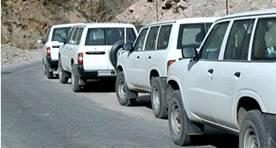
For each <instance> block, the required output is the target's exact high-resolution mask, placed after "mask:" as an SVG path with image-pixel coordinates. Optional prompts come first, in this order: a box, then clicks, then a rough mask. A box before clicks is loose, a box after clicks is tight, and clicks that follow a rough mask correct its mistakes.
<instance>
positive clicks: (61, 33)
mask: <svg viewBox="0 0 276 148" xmlns="http://www.w3.org/2000/svg"><path fill="white" fill-rule="evenodd" d="M70 29H71V27H64V28H55V29H54V30H53V35H52V41H59V42H63V39H66V38H67V36H68V34H69V30H70Z"/></svg>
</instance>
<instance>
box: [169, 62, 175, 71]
mask: <svg viewBox="0 0 276 148" xmlns="http://www.w3.org/2000/svg"><path fill="white" fill-rule="evenodd" d="M175 61H176V60H169V61H168V63H167V70H168V69H169V67H170V66H171V65H172V64H173V63H174V62H175Z"/></svg>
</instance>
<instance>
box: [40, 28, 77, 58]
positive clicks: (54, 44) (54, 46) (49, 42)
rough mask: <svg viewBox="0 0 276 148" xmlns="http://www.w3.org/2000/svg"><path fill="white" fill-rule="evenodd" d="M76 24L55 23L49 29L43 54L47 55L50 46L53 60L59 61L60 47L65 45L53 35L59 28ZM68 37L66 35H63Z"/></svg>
mask: <svg viewBox="0 0 276 148" xmlns="http://www.w3.org/2000/svg"><path fill="white" fill-rule="evenodd" d="M74 25H76V24H59V25H53V26H52V27H51V28H50V30H49V31H48V35H47V37H46V40H45V43H44V46H43V49H44V50H43V56H44V57H46V56H47V50H46V49H47V48H50V52H51V54H50V58H51V60H52V61H58V54H59V47H60V46H62V45H63V42H61V41H56V40H55V39H54V38H53V36H54V32H55V30H57V29H63V28H71V27H72V26H74ZM63 37H66V36H63Z"/></svg>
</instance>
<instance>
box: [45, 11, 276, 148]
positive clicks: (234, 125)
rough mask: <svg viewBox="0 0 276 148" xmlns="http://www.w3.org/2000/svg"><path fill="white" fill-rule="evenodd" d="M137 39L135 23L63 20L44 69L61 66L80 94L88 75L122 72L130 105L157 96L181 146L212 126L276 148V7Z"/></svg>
mask: <svg viewBox="0 0 276 148" xmlns="http://www.w3.org/2000/svg"><path fill="white" fill-rule="evenodd" d="M212 24H213V25H212ZM136 36H137V31H136V28H135V27H134V25H131V24H120V23H79V24H64V25H55V26H53V27H52V28H51V29H50V31H49V33H48V36H47V40H46V42H45V45H44V47H43V48H45V50H44V51H45V55H44V56H43V67H44V73H45V74H46V75H47V77H48V78H52V77H53V71H54V70H57V69H58V75H59V80H60V82H61V83H67V82H68V80H69V79H70V78H71V81H72V89H73V91H75V92H78V91H80V90H81V88H82V87H83V86H85V83H86V82H87V80H88V79H106V78H115V77H116V84H115V88H116V95H117V98H118V102H119V103H120V104H121V105H124V106H128V105H131V104H132V103H133V102H135V100H136V98H137V96H138V92H148V93H151V104H152V110H153V113H154V115H155V116H156V117H157V118H168V122H169V129H170V133H171V137H172V140H173V141H174V143H175V144H177V145H188V144H190V143H191V137H193V136H195V135H201V134H204V129H205V128H204V127H205V125H212V126H214V127H217V128H221V129H224V130H226V131H230V132H231V133H234V134H237V135H239V148H275V147H276V145H275V144H276V143H275V142H276V107H275V106H276V100H275V99H276V98H275V96H276V93H275V92H274V89H275V88H276V78H275V75H276V9H275V8H273V9H267V10H259V11H251V12H244V13H239V14H233V15H229V16H225V17H222V18H185V19H180V20H174V21H165V22H158V23H153V24H148V25H145V26H143V27H142V28H141V30H140V33H139V35H138V37H137V39H136ZM112 45H113V46H112Z"/></svg>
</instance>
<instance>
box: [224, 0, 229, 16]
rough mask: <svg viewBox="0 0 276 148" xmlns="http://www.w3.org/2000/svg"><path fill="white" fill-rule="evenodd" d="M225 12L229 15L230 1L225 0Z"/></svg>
mask: <svg viewBox="0 0 276 148" xmlns="http://www.w3.org/2000/svg"><path fill="white" fill-rule="evenodd" d="M225 11H226V15H228V14H229V0H225Z"/></svg>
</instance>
